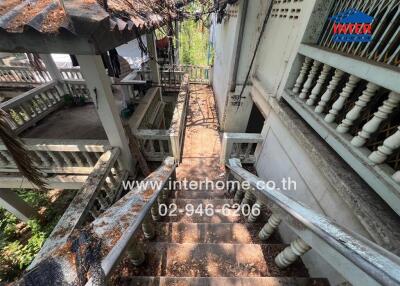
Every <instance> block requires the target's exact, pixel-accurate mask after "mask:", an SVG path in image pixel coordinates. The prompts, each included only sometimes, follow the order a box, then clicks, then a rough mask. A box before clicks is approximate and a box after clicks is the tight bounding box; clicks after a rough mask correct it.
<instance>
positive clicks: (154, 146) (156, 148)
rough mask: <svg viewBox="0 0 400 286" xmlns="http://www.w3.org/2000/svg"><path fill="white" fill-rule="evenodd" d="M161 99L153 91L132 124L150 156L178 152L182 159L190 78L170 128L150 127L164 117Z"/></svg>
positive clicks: (159, 157) (161, 157)
mask: <svg viewBox="0 0 400 286" xmlns="http://www.w3.org/2000/svg"><path fill="white" fill-rule="evenodd" d="M150 91H151V90H150ZM159 101H160V99H159V97H157V93H155V92H154V91H153V92H149V93H148V94H147V95H146V96H145V97H144V99H143V103H142V104H141V105H139V107H138V108H137V110H136V112H135V113H134V115H133V116H132V118H131V119H130V126H131V128H132V130H133V133H134V135H135V136H136V137H137V138H138V139H139V142H140V145H141V146H142V151H143V152H144V156H145V157H146V159H147V160H149V161H162V160H164V158H165V157H166V156H174V157H175V159H177V160H180V158H181V149H182V145H183V134H184V129H185V120H186V112H187V106H188V102H189V83H188V78H187V77H185V78H184V81H183V82H182V83H181V88H180V92H179V94H178V97H177V101H176V105H175V109H174V113H173V117H172V121H171V126H170V128H169V129H168V130H165V129H148V128H149V127H150V126H159V123H160V122H161V121H162V118H160V117H159V115H162V114H163V112H161V111H163V109H162V107H163V105H162V106H161V108H157V106H158V105H159V104H160V102H159ZM157 102H158V103H157ZM146 127H147V128H146ZM156 128H157V127H156Z"/></svg>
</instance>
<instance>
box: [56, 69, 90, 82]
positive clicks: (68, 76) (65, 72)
mask: <svg viewBox="0 0 400 286" xmlns="http://www.w3.org/2000/svg"><path fill="white" fill-rule="evenodd" d="M60 73H61V76H62V77H63V79H64V80H84V78H83V75H82V73H81V69H80V67H76V68H60Z"/></svg>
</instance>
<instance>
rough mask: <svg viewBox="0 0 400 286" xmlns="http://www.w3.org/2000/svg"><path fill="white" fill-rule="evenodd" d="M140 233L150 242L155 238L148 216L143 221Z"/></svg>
mask: <svg viewBox="0 0 400 286" xmlns="http://www.w3.org/2000/svg"><path fill="white" fill-rule="evenodd" d="M142 231H143V234H144V237H145V238H146V239H149V240H151V239H153V238H154V237H155V236H156V231H155V229H154V225H153V222H152V221H151V217H150V216H149V215H146V217H145V218H144V220H143V223H142Z"/></svg>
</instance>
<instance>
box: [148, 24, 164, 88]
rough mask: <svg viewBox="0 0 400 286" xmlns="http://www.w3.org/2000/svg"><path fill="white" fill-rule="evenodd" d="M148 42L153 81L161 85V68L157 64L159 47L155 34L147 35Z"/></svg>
mask: <svg viewBox="0 0 400 286" xmlns="http://www.w3.org/2000/svg"><path fill="white" fill-rule="evenodd" d="M146 40H147V50H148V52H149V57H150V69H151V79H152V81H153V82H154V83H156V84H160V83H161V77H160V66H159V65H158V63H157V60H158V59H157V47H156V38H155V36H154V32H151V33H149V34H146Z"/></svg>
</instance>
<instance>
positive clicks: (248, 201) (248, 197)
mask: <svg viewBox="0 0 400 286" xmlns="http://www.w3.org/2000/svg"><path fill="white" fill-rule="evenodd" d="M255 201H256V196H255V195H254V194H253V193H252V191H250V190H247V191H246V192H245V193H244V198H243V201H242V206H244V205H249V206H250V207H251V206H252V205H253V204H254V202H255Z"/></svg>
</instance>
